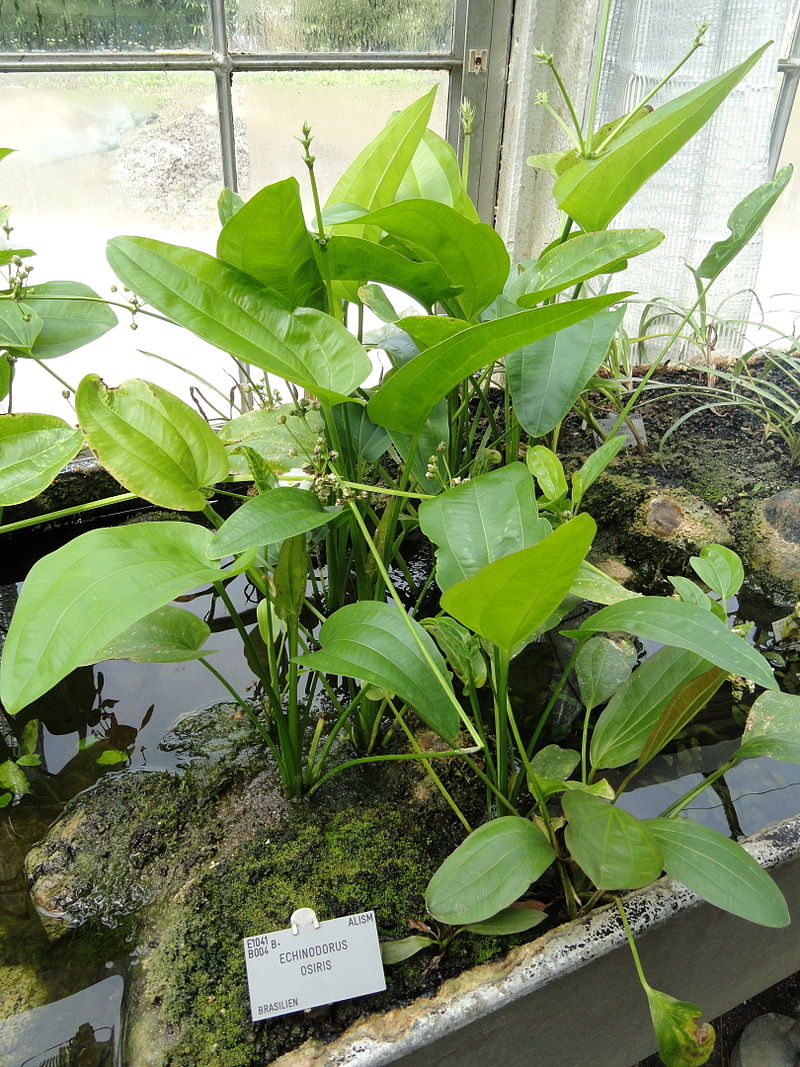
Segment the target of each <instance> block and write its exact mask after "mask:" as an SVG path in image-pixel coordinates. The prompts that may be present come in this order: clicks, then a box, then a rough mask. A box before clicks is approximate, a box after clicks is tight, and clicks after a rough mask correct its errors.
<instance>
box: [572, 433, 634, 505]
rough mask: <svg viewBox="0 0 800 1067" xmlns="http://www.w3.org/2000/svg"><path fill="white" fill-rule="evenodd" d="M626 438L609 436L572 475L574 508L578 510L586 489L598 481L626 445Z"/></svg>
mask: <svg viewBox="0 0 800 1067" xmlns="http://www.w3.org/2000/svg"><path fill="white" fill-rule="evenodd" d="M625 443H626V439H625V437H624V436H623V435H622V434H617V436H616V437H609V439H608V440H607V441H604V442H603V443H602V445H600V447H599V448H597V449H595V451H594V452H592V454H591V455H590V456H588V457H587V458H586V459H585V460H584V462H583V464H582V465H581V468H580V470H579V471H577V473H576V474H573V476H572V510H573V511H577V510H578V508H579V507H580V503H581V501H582V500H583V496H584V494H585V493H586V490H587V489H588V488H589V487H590V486H591V485H594V483H595V482H596V481H597V479H598V478H599V477H600V475H601V474H602V473H603V471H604V470H605V469H606V467H607V466H608V465H609V463H610V462H611V461H612V460H613V459H614V457H615V456H616V455H618V453H620V452H621V451H622V449H623V448H624V447H625Z"/></svg>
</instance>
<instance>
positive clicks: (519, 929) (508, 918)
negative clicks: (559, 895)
mask: <svg viewBox="0 0 800 1067" xmlns="http://www.w3.org/2000/svg"><path fill="white" fill-rule="evenodd" d="M546 918H547V915H546V914H545V913H544V912H543V911H539V910H538V909H537V908H514V907H511V908H503V910H502V911H498V913H497V915H493V916H492V917H491V919H483V920H482V921H481V922H479V923H467V925H466V929H467V930H469V932H470V933H471V934H481V936H482V937H498V936H505V935H507V934H521V933H524V932H525V931H526V930H532V929H533V928H534V926H538V925H539V923H543V922H544V920H545V919H546Z"/></svg>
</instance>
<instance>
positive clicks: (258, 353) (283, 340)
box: [108, 237, 370, 404]
mask: <svg viewBox="0 0 800 1067" xmlns="http://www.w3.org/2000/svg"><path fill="white" fill-rule="evenodd" d="M108 261H109V263H110V264H111V266H112V268H113V270H114V271H115V273H116V274H117V275H118V277H119V278H121V279H122V281H123V282H124V283H125V285H127V286H128V288H130V289H132V290H133V291H134V292H135V293H137V294H138V295H139V296H141V297H143V298H144V299H145V300H146V301H147V302H148V303H150V304H152V305H153V307H155V308H156V309H157V310H158V311H161V312H162V313H163V314H164V315H168V316H169V317H170V318H171V319H172V320H173V321H174V322H176V323H178V325H179V326H184V327H186V329H188V330H191V331H192V333H195V334H197V336H198V337H201V338H202V339H203V340H204V341H208V342H209V344H212V345H215V346H216V347H217V348H221V349H222V351H223V352H229V353H230V354H231V355H233V356H236V357H237V358H238V359H242V360H244V361H245V363H252V364H253V365H254V366H256V367H260V368H261V369H262V370H265V371H267V372H268V373H269V374H275V375H277V376H278V377H280V378H284V379H285V380H286V381H289V382H293V383H294V384H295V385H299V386H302V387H303V388H304V389H308V390H310V391H311V392H312V393H314V394H315V395H316V396H318V397H320V399H322V400H325V401H327V402H328V403H332V404H336V403H340V402H341V401H342V400H344V399H345V398H346V396H347V395H348V394H349V393H350V392H352V390H353V389H355V388H356V386H359V385H361V383H362V382H363V381H364V379H365V378H366V377H367V375H368V374H369V372H370V362H369V358H368V357H367V355H366V353H365V352H364V349H363V348H362V346H361V345H360V344H359V343H358V341H357V340H356V338H355V337H354V336H353V335H352V334H351V333H348V331H347V330H346V329H345V327H344V326H343V325H342V324H341V323H340V322H337V321H336V319H334V318H333V317H332V316H330V315H326V314H324V313H323V312H321V311H317V310H316V308H299V309H298V310H296V311H291V310H290V309H289V307H288V305H287V304H285V303H283V302H282V301H281V300H280V298H279V297H278V296H277V295H274V294H271V293H270V292H269V291H268V290H266V289H265V288H264V287H263V286H261V285H259V284H258V282H256V281H255V280H254V279H253V278H250V277H249V276H248V275H247V274H243V273H242V272H241V271H239V270H236V268H235V267H231V266H230V265H229V264H227V263H223V261H222V260H220V259H215V258H214V257H213V256H208V255H206V254H205V253H204V252H197V251H195V249H193V248H183V247H181V246H180V245H171V244H166V243H165V242H163V241H153V240H150V239H149V238H146V237H115V238H114V239H113V240H111V241H109V243H108Z"/></svg>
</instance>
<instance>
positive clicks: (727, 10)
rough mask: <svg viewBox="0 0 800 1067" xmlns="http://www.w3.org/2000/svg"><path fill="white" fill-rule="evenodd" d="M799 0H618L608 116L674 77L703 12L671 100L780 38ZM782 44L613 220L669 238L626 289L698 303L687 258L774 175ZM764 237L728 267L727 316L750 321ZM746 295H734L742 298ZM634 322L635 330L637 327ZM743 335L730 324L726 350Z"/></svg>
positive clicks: (641, 263)
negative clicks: (700, 33)
mask: <svg viewBox="0 0 800 1067" xmlns="http://www.w3.org/2000/svg"><path fill="white" fill-rule="evenodd" d="M790 3H791V0H705V3H704V5H703V8H702V9H700V8H699V7H698V5H697V3H696V0H612V13H611V22H610V27H609V36H608V41H607V46H606V50H605V57H604V62H603V68H604V69H603V75H604V76H603V80H602V88H601V94H600V102H599V121H600V122H607V121H609V120H610V119H613V118H616V117H618V116H619V115H622V114H624V113H625V112H626V111H628V110H629V109H630V108H631V107H632V106H633V105H634V104H635V103H636V102H637V101H638V100H641V99H642V97H643V96H644V95H645V94H646V93H647V92H649V91H650V90H651V89H652V88H653V87H654V86H655V85H657V84H658V82H659V81H660V80H661V79H662V78H663V77H664V76H665V75H666V74H667V73H668V71H669V70H670V69H671V68H672V67H673V66H674V65H675V63H676V62H678V60H679V59H680V57H681V56H682V55H683V54H685V50H686V49H687V48H688V46H689V45H690V43H691V41H692V39H693V37H694V33H695V28H696V25H697V22H698V20H699V18H700V17H701V16H704V17H707V18H709V19H711V28H710V29H709V31H708V33H707V34H706V36H705V45H704V46H703V47H702V48H700V49H699V50H698V51H697V52H695V54H694V55H693V56H692V58H691V59H690V60H689V62H688V63H687V64H686V66H685V67H684V68H683V69H682V70H681V71H680V72H679V73H678V74H677V76H676V77H675V79H674V80H673V81H672V82H671V83H670V85H669V86H667V88H666V89H664V90H662V92H661V93H660V94H659V95H658V96H657V97H656V98H655V100H654V101H653V103H654V104H655V105H657V104H659V103H663V102H664V101H666V100H668V99H671V98H672V97H674V96H678V95H679V94H680V93H683V92H686V91H687V90H688V89H691V88H693V87H694V86H695V85H699V84H700V83H701V82H703V81H705V80H707V79H708V78H712V77H714V76H715V75H717V74H720V73H722V72H723V71H724V70H726V69H727V68H729V67H732V66H734V65H735V64H736V63H739V62H740V61H741V60H743V59H744V58H745V57H746V56H747V55H749V54H750V53H751V52H753V51H754V50H755V49H756V48H757V47H758V46H759V45H761V44H763V43H764V42H765V41H768V40H778V41H780V40H781V38H782V36H783V32H784V29H785V26H786V21H787V18H788V13H789V7H790ZM777 60H778V56H777V46H773V47H772V48H771V49H769V50H768V52H767V53H766V55H765V56H764V57H763V58H762V60H761V61H760V62H759V63H758V64H757V65H756V67H755V68H754V69H753V70H752V71H751V72H750V73H749V75H748V76H747V78H745V80H744V81H743V82H741V83H740V85H739V86H738V87H737V88H736V89H735V90H734V91H733V93H732V94H731V96H730V97H729V98H728V100H727V101H726V102H725V104H723V106H722V107H721V108H720V110H719V111H718V112H717V113H716V115H715V116H714V117H713V118H712V119H711V121H710V122H709V123H708V125H707V126H706V127H705V128H704V129H703V130H702V131H701V132H700V133H699V134H697V135H696V136H695V137H694V138H693V139H692V140H691V141H690V142H689V144H688V145H686V147H685V148H683V149H682V150H681V152H680V153H679V154H678V155H677V156H676V157H675V159H673V160H672V161H671V162H670V163H669V164H668V165H667V166H666V167H664V169H663V170H662V171H661V172H660V173H659V174H657V175H655V176H654V177H653V178H651V179H650V181H649V182H648V183H647V184H646V185H645V186H644V187H643V188H642V189H641V190H640V192H639V193H637V194H636V196H635V197H634V199H633V201H632V202H631V203H630V204H629V205H628V206H627V207H626V208H624V209H623V211H622V212H621V213H620V215H618V216H617V218H616V220H615V221H614V223H613V225H614V226H620V227H622V226H656V227H657V228H659V229H661V230H663V231H664V232H665V233H666V235H667V237H666V240H665V242H664V244H663V245H662V246H661V247H660V248H658V249H656V251H654V252H650V253H648V255H646V256H643V257H642V258H641V259H638V260H634V261H633V263H632V264H631V267H630V268H629V271H628V273H627V274H626V276H625V285H626V287H627V286H628V284H630V287H631V288H632V289H636V290H638V292H639V293H640V294H641V295H642V296H644V297H646V298H648V299H649V298H651V297H655V296H665V297H669V298H671V299H672V300H677V301H678V302H680V303H681V304H683V305H691V304H692V302H693V301H694V298H695V289H694V284H693V282H692V279H691V276H690V275H689V272H688V271H687V270H686V268H685V266H684V261H685V262H688V263H691V264H692V265H693V266H695V267H696V266H697V265H698V264H699V263H700V261H701V259H702V258H703V256H704V255H705V253H706V251H707V250H708V248H709V246H710V245H711V244H712V243H713V242H714V241H717V240H720V239H721V238H724V237H726V236H727V234H728V229H727V226H726V220H727V218H728V215H729V214H730V212H731V210H732V208H733V207H734V206H735V205H736V204H737V203H738V201H739V200H741V199H742V197H743V196H744V195H745V194H746V193H748V192H749V191H750V190H751V189H753V188H754V187H755V186H757V185H759V184H760V183H761V182H763V181H765V180H766V179H767V177H768V173H767V167H768V156H769V132H770V121H771V117H772V112H773V108H774V102H775V84H776V74H775V71H776V65H777ZM759 251H760V249H759V245H758V239H756V241H755V242H754V244H753V245H752V246H751V247H750V248H749V249H747V250H745V251H744V252H743V253H742V254H741V255H740V256H739V258H738V259H737V260H736V261H735V262H734V263H733V264H732V265H731V266H730V267H728V268H727V270H726V271H725V273H724V274H723V275H722V276H721V278H720V279H719V281H718V282H717V283H716V286H715V289H712V292H711V297H710V301H709V307H710V309H711V310H712V311H713V310H714V309H716V308H717V307H718V306H719V305H720V303H722V305H723V306H722V309H721V312H720V313H721V316H722V317H723V318H725V319H734V318H747V317H749V315H750V306H751V300H752V297H751V295H750V294H749V293H747V292H742V291H743V290H748V289H750V288H751V287H752V286H753V285H754V283H755V278H756V272H757V268H758V260H759ZM736 293H739V294H740V295H738V296H734V295H733V294H736ZM633 325H634V324H633V322H630V321H629V326H631V327H633ZM737 347H738V332H737V331H736V330H733V329H732V330H724V331H723V333H722V336H721V338H720V342H719V345H718V349H719V350H720V351H725V350H727V352H728V353H731V354H732V353H733V352H734V350H735V349H736V348H737Z"/></svg>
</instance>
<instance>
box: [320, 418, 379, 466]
mask: <svg viewBox="0 0 800 1067" xmlns="http://www.w3.org/2000/svg"><path fill="white" fill-rule="evenodd" d="M333 421H334V422H335V423H336V429H337V432H338V434H339V442H340V444H341V446H342V449H343V451H345V452H346V453H347V454H348V455H349V457H350V459H351V461H352V463H353V466H354V467H355V466H356V464H357V462H358V461H359V460H362V461H364V462H365V463H377V462H378V460H379V459H380V458H381V456H382V455H383V453H384V452H385V451H386V449H387V448H388V447H389V444H390V441H389V435H388V434H387V432H386V430H384V428H383V427H382V426H376V425H375V423H374V422H372V421H371V420H370V417H369V415H368V414H367V409H366V408H365V407H364V405H363V404H337V405H336V407H335V408H334V409H333Z"/></svg>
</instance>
